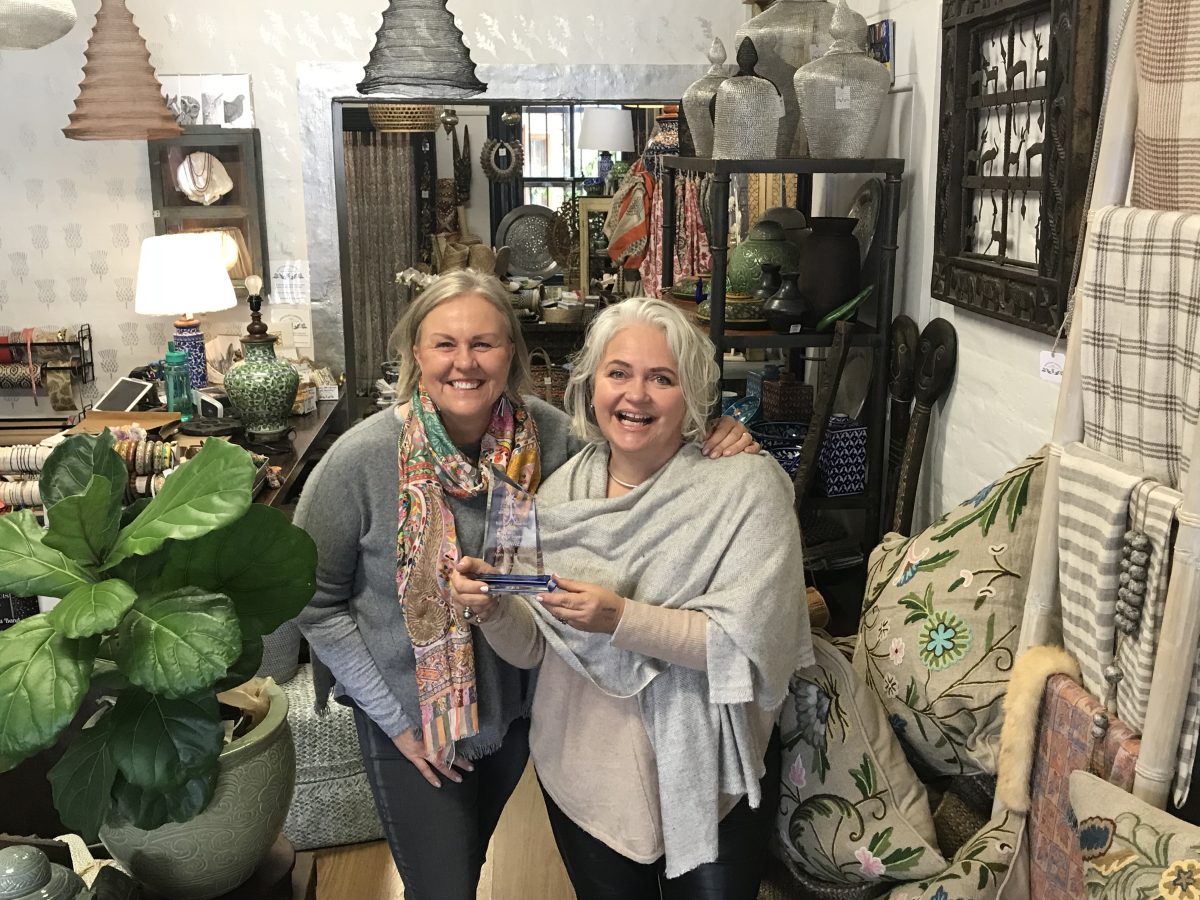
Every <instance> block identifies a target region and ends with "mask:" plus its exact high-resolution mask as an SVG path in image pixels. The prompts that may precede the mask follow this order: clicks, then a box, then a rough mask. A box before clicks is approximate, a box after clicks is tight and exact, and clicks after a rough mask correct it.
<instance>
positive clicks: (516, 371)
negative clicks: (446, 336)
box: [388, 269, 533, 403]
mask: <svg viewBox="0 0 1200 900" xmlns="http://www.w3.org/2000/svg"><path fill="white" fill-rule="evenodd" d="M471 295H475V296H478V297H482V298H483V299H485V300H487V301H488V302H489V303H491V304H492V306H494V307H495V308H496V311H497V312H499V313H500V317H501V318H502V319H504V322H505V324H506V325H507V326H508V336H509V338H510V339H511V340H512V343H513V358H512V362H511V363H510V364H509V367H508V384H507V386H506V388H505V390H506V392H507V394H508V397H509V399H510V400H512V401H513V402H514V403H519V402H521V397H522V396H523V395H524V394H528V393H530V392H531V391H532V389H533V380H532V378H531V377H530V375H529V350H528V349H527V348H526V347H525V338H524V337H523V336H522V334H521V323H520V322H519V321H518V320H517V314H516V312H514V311H513V307H512V303H511V302H509V299H508V291H506V290H505V288H504V285H503V284H501V282H500V279H498V278H497V277H496V276H495V275H491V274H489V273H487V272H480V271H478V270H477V269H457V270H455V271H453V272H447V273H446V274H445V275H442V276H440V277H439V278H438V279H437V281H435V282H433V284H431V285H430V286H429V287H427V288H425V290H423V291H421V293H420V294H418V295H417V298H416V299H415V300H414V301H413V302H412V303H410V304H409V305H408V309H406V310H405V311H404V315H402V316H401V317H400V321H399V322H397V323H396V327H395V328H393V329H392V334H391V337H389V338H388V350H389V352H390V353H391V354H392V356H394V357H399V359H400V373H399V377H398V378H397V381H396V393H397V395H398V396H399V397H400V399H401V400H407V399H408V397H409V395H410V394H412V392H413V388H415V387H416V386H417V382H418V381H420V380H421V368H420V366H418V365H417V358H416V355H415V354H414V353H413V347H415V346H416V344H417V339H418V338H419V337H420V334H421V323H422V322H424V321H425V317H426V316H428V315H429V314H430V313H431V312H433V311H434V310H435V309H437V308H438V307H439V306H441V305H442V304H443V303H448V302H450V301H451V300H457V299H458V298H459V297H467V296H471Z"/></svg>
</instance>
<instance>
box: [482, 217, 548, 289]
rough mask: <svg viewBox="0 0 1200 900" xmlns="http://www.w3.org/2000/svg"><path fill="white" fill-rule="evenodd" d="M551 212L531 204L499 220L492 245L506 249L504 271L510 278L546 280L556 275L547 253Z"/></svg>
mask: <svg viewBox="0 0 1200 900" xmlns="http://www.w3.org/2000/svg"><path fill="white" fill-rule="evenodd" d="M553 225H554V210H552V209H550V208H549V207H547V206H538V205H537V204H534V203H529V204H526V205H525V206H518V207H517V208H516V209H514V210H513V211H512V212H510V213H509V214H508V215H507V216H505V217H504V218H503V219H501V220H500V227H499V228H497V229H496V246H497V247H505V246H507V247H508V248H509V252H510V256H509V258H508V271H509V272H511V273H512V274H514V275H535V276H539V277H546V276H549V275H553V274H555V273H556V272H558V263H557V262H555V260H554V254H553V253H551V252H550V229H551V227H552V226H553Z"/></svg>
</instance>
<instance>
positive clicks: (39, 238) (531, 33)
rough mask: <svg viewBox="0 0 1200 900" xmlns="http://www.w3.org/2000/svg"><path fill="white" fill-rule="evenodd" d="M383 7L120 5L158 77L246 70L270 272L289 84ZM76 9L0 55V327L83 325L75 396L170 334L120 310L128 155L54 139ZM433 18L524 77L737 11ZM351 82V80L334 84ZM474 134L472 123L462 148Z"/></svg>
mask: <svg viewBox="0 0 1200 900" xmlns="http://www.w3.org/2000/svg"><path fill="white" fill-rule="evenodd" d="M386 6H387V4H386V3H385V2H384V0H302V2H299V0H256V2H246V0H205V2H204V3H194V2H188V0H128V7H129V9H130V11H131V12H132V13H133V15H134V16H135V18H136V20H137V22H138V25H139V27H140V29H141V31H142V34H143V36H144V37H145V39H146V42H147V45H148V47H149V49H150V53H151V59H152V62H153V63H154V65H155V67H156V69H157V70H158V71H160V72H226V73H235V72H237V73H240V72H248V73H250V75H251V76H252V79H253V92H254V101H255V115H256V119H257V125H258V127H259V128H260V129H261V131H262V144H263V153H264V156H265V159H264V165H263V169H264V182H265V184H264V187H265V193H266V207H267V232H268V241H269V253H270V258H271V259H272V260H273V261H281V260H284V259H291V258H299V259H304V258H310V257H311V255H312V248H310V247H309V246H308V238H307V231H306V224H307V223H306V212H305V193H304V187H303V184H304V177H303V176H304V174H305V173H304V171H303V161H304V159H305V156H306V154H305V147H304V143H303V142H304V141H325V142H327V141H329V140H331V137H330V130H329V125H328V124H325V125H323V126H321V127H316V128H305V127H304V126H302V124H301V120H300V113H299V99H298V90H297V83H298V73H299V72H300V71H301V70H302V69H306V68H307V69H311V68H312V65H313V64H335V65H336V64H349V65H351V66H354V67H361V66H362V64H363V63H365V62H366V59H367V57H368V55H369V53H370V50H371V47H372V46H373V44H374V36H375V31H376V29H377V28H378V27H379V23H380V21H381V17H382V13H383V10H384V9H385V8H386ZM76 7H77V9H78V11H79V23H78V24H77V25H76V27H75V29H74V30H73V31H72V32H71V33H70V34H69V35H67V36H66V37H65V38H63V39H62V40H60V41H57V42H56V43H54V44H51V45H50V46H48V47H44V48H42V49H40V50H36V51H10V50H0V333H4V332H7V331H9V330H13V329H19V328H21V327H23V326H39V325H47V326H49V325H53V326H55V327H58V326H61V325H63V324H71V323H78V322H84V321H87V322H90V323H91V325H92V329H93V333H94V335H95V347H96V354H97V364H98V365H97V384H95V385H92V386H89V388H88V390H87V391H86V392H85V399H86V400H89V401H90V400H94V399H95V397H96V396H97V395H98V391H102V390H104V389H105V388H107V386H108V385H109V384H110V383H111V382H112V380H113V378H114V377H116V376H117V375H123V374H125V373H126V372H127V371H128V370H129V369H130V368H132V367H134V366H136V365H139V364H141V363H144V362H146V361H148V360H150V359H155V358H158V357H160V356H161V354H162V350H163V347H164V346H165V342H166V340H167V339H168V335H169V333H170V331H171V325H170V319H148V318H144V317H140V316H137V315H135V314H134V312H133V290H134V282H135V279H136V276H137V258H138V247H139V246H140V244H141V240H142V239H143V238H144V237H146V236H148V235H150V234H153V222H152V220H151V215H150V213H151V201H150V183H149V173H148V167H147V159H146V147H145V144H144V143H141V142H135V141H121V142H78V141H69V140H67V139H66V138H64V137H63V135H62V128H63V126H65V125H66V124H67V116H68V114H69V113H70V112H71V110H72V109H73V105H74V100H75V97H76V95H77V93H78V84H79V81H80V79H81V77H82V71H81V70H82V67H83V62H84V59H83V51H84V48H85V46H86V44H87V39H88V37H89V35H90V34H91V29H92V24H93V22H94V17H95V12H96V10H97V9H98V8H99V0H76ZM450 10H451V12H453V13H454V14H455V16H456V17H457V19H458V20H459V24H460V27H462V28H463V30H464V32H465V33H466V38H467V43H468V45H469V46H470V47H471V50H472V56H473V58H474V60H475V62H476V63H477V64H478V65H480V66H487V65H493V66H495V65H504V66H514V65H534V64H537V65H540V66H541V67H542V68H541V71H539V72H538V73H537V77H536V78H535V79H534V81H535V83H537V84H543V83H545V82H544V81H537V79H544V78H545V71H546V67H547V66H555V65H560V66H561V65H567V64H571V65H576V66H578V65H584V64H601V65H611V66H625V65H629V64H632V63H637V64H642V63H651V62H653V63H668V64H670V63H675V64H700V63H703V62H704V53H705V51H706V50H707V48H708V45H709V43H710V42H711V40H712V37H713V35H715V34H721V35H724V36H725V37H726V39H727V40H728V39H731V38H732V35H733V32H734V31H735V30H736V28H737V26H738V25H739V24H740V23H741V22H742V21H743V19H744V18H745V12H744V7H743V6H742V5H741V4H738V3H729V2H725V0H661V2H659V3H657V4H655V5H654V7H653V10H652V11H650V12H648V10H647V8H646V6H645V4H644V3H642V2H640V0H611V2H609V3H607V4H605V6H604V7H603V10H600V11H598V7H596V6H595V4H592V3H584V2H580V0H564V2H560V3H554V4H547V3H543V2H540V0H506V2H505V3H502V4H496V3H494V2H488V0H451V2H450ZM360 77H361V69H359V70H358V75H357V77H355V78H353V80H352V82H351V83H353V82H356V81H357V80H358V78H360ZM531 78H533V76H532V75H531ZM548 89H550V90H552V89H553V83H551V86H550V88H548ZM328 121H329V120H328V119H326V122H328ZM309 124H311V123H309ZM471 130H472V132H473V133H474V132H475V129H474V128H472V129H471ZM484 137H485V132H484V130H483V129H481V130H480V133H479V134H478V136H476V137H475V146H476V147H478V146H479V145H480V144H482V141H483V138H484ZM310 155H311V154H310ZM480 181H482V179H480ZM480 189H481V190H482V185H481V187H480ZM245 318H247V314H246V312H245V309H244V307H243V308H241V309H239V310H237V311H234V312H231V313H229V314H222V315H221V316H220V317H219V319H218V318H216V317H213V318H211V319H210V320H209V321H208V322H207V323H206V326H205V328H206V331H208V332H210V333H211V332H213V331H215V330H223V331H233V332H236V331H239V330H240V329H241V322H242V321H243V320H244V319H245ZM222 322H224V323H227V324H225V325H224V326H223V327H222V324H221V323H222ZM47 411H48V403H46V402H43V403H42V406H41V407H40V408H36V409H35V408H34V407H33V405H32V404H31V403H30V401H29V400H28V398H27V397H26V396H24V395H23V394H22V393H21V392H0V415H34V416H36V415H39V414H44V413H46V412H47Z"/></svg>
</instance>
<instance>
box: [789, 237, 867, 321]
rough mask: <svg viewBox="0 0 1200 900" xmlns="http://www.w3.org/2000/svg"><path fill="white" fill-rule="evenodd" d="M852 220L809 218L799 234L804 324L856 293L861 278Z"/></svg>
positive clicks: (800, 282) (834, 307) (836, 306)
mask: <svg viewBox="0 0 1200 900" xmlns="http://www.w3.org/2000/svg"><path fill="white" fill-rule="evenodd" d="M854 224H855V220H854V219H846V218H833V217H829V218H810V219H809V220H808V226H809V228H808V231H806V232H805V233H804V234H802V235H801V236H800V280H799V286H800V293H801V294H803V295H804V301H805V306H806V307H807V309H806V317H805V320H804V325H805V327H808V328H811V327H813V326H814V325H816V324H817V321H818V320H819V319H821V318H822V317H823V316H824V315H825V314H826V313H828V312H830V311H831V310H834V309H837V308H838V307H839V306H841V305H842V304H843V303H845V302H846V301H847V300H849V299H850V298H851V297H853V296H854V295H855V294H857V293H858V290H859V280H860V279H861V277H862V266H861V262H860V260H861V257H860V256H859V253H858V238H856V237H855V236H854Z"/></svg>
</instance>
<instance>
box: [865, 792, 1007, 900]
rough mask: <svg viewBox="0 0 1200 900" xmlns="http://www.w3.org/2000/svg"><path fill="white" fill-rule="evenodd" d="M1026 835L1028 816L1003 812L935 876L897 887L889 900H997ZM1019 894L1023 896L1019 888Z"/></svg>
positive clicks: (960, 849)
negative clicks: (1026, 817)
mask: <svg viewBox="0 0 1200 900" xmlns="http://www.w3.org/2000/svg"><path fill="white" fill-rule="evenodd" d="M1024 834H1025V817H1024V816H1023V815H1019V814H1018V813H1014V812H1007V811H1005V812H1000V813H997V814H996V816H995V817H994V818H993V819H992V820H991V821H990V822H988V824H987V826H986V827H984V828H981V829H980V830H979V833H978V834H976V835H975V836H974V837H973V838H971V840H969V841H967V843H965V844H963V846H962V847H961V848H959V851H958V852H957V853H955V854H954V859H953V860H951V862H950V865H948V866H946V868H945V869H944V870H943V871H941V872H939V873H938V874H937V875H936V876H935V877H933V878H929V879H926V880H924V881H920V882H917V883H915V884H906V885H904V886H903V887H898V888H896V889H895V890H893V891H892V892H891V893H890V894H888V895H887V896H888V900H966V898H968V897H969V898H970V900H995V898H997V897H1000V896H1003V895H1004V889H1005V887H1007V886H1008V880H1009V878H1010V877H1012V874H1013V872H1012V868H1013V865H1012V863H1013V858H1014V856H1015V855H1016V852H1017V850H1018V849H1019V848H1020V846H1021V841H1022V840H1023V837H1024ZM1014 884H1015V885H1016V886H1017V888H1018V890H1017V892H1016V893H1017V894H1018V895H1020V894H1021V891H1020V889H1019V888H1020V885H1019V884H1017V883H1016V882H1014Z"/></svg>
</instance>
